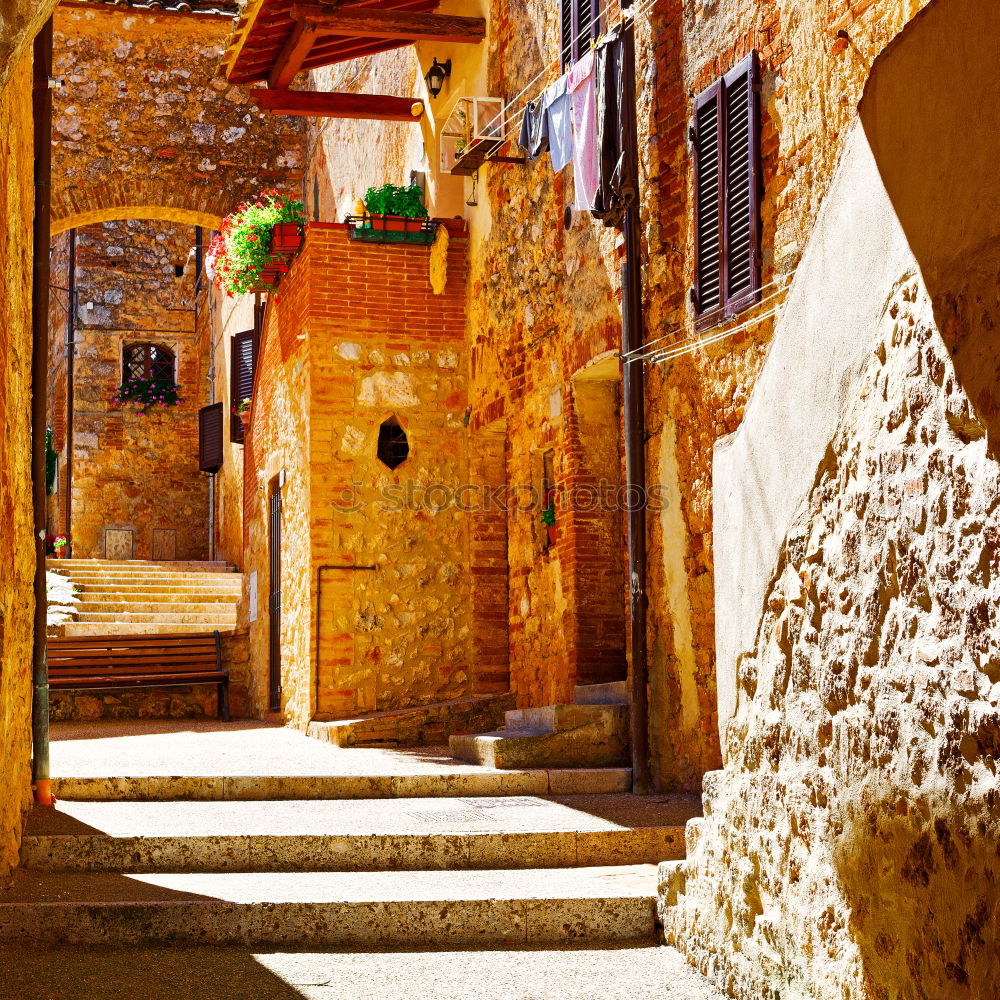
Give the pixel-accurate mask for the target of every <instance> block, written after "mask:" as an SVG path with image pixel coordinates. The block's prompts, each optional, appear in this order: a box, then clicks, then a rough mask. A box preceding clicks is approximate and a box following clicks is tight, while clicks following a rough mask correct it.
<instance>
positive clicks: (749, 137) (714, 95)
mask: <svg viewBox="0 0 1000 1000" xmlns="http://www.w3.org/2000/svg"><path fill="white" fill-rule="evenodd" d="M758 90H759V84H758V69H757V56H756V53H751V54H750V55H749V56H747V58H746V59H744V60H743V62H741V63H740V64H739V65H738V66H737V67H736V68H735V69H733V70H731V71H730V72H729V73H727V74H726V75H725V76H724V77H722V78H721V79H720V80H716V81H715V83H713V84H712V85H711V86H710V87H708V88H707V89H706V90H704V91H703V92H702V93H701V94H699V95H698V97H697V98H696V99H695V102H694V119H693V121H692V123H691V141H692V144H693V147H694V188H695V200H694V216H695V217H694V227H695V284H694V287H693V288H692V289H691V298H692V300H693V302H694V307H695V315H696V317H697V320H696V327H697V329H699V330H704V329H706V328H708V327H710V326H713V325H714V324H716V323H718V322H720V321H721V320H723V319H725V318H726V317H729V316H735V315H736V314H737V313H738V312H739V311H740V310H742V309H745V308H746V307H747V306H749V305H752V304H753V303H754V302H757V301H758V300H759V298H760V190H759V183H760V181H759V178H760V107H759V96H758Z"/></svg>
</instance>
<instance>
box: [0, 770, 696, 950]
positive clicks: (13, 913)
mask: <svg viewBox="0 0 1000 1000" xmlns="http://www.w3.org/2000/svg"><path fill="white" fill-rule="evenodd" d="M338 752H339V753H341V754H354V753H365V752H369V751H354V750H342V751H338ZM375 752H377V753H386V751H375ZM552 773H553V774H554V773H555V772H552ZM613 775H614V777H615V778H616V779H617V778H618V777H619V776H622V777H624V778H625V782H624V783H625V784H627V781H628V778H627V772H626V774H625V775H621V773H620V772H619V771H615V772H613ZM532 776H533V775H532ZM334 777H336V776H332V775H328V776H326V777H325V778H324V776H322V775H311V776H308V777H305V778H304V779H303V780H304V781H306V782H310V781H311V782H317V783H318V784H319V785H320V786H321V787H326V788H327V789H328V790H329V792H331V793H332V792H333V790H334V787H335V786H334V785H332V784H330V782H331V781H332V779H333V778H334ZM455 777H456V775H454V774H451V775H449V774H446V773H441V774H423V775H421V776H420V780H419V792H417V788H416V786H413V787H412V788H411V787H410V786H407V787H405V788H404V787H398V786H397V788H396V792H397V793H399V792H404V793H405V792H406V791H409V792H410V794H411V795H412V794H414V793H416V794H417V797H400V795H399V794H395V795H394V794H393V793H392V791H391V789H390V788H389V775H387V776H386V778H385V784H384V785H381V784H379V782H380V780H381V779H380V778H379V775H377V774H372V773H369V774H367V775H365V776H364V777H363V779H361V778H359V779H358V780H359V781H360V782H361V784H359V785H358V786H357V787H356V788H354V791H353V793H352V792H351V789H350V788H349V782H348V783H341V784H340V785H339V788H340V789H341V790H342V791H343V792H344V793H345V794H346V795H348V796H352V795H353V794H360V795H362V796H364V797H362V798H358V797H343V798H339V797H334V796H333V794H331V795H330V797H329V798H325V799H316V798H310V799H303V798H295V797H291V796H292V795H295V794H296V786H286V785H285V784H284V782H285V781H287V780H288V779H281V778H276V777H268V776H260V777H254V776H244V777H238V778H235V779H230V778H226V779H224V780H223V779H221V778H210V779H203V780H202V783H201V784H200V785H199V786H198V794H199V799H198V800H191V798H190V794H191V792H192V790H193V786H192V787H185V780H186V779H184V778H172V779H170V780H171V781H172V782H174V786H173V788H174V789H175V791H174V792H173V795H172V796H171V795H170V789H169V787H168V786H163V785H161V786H157V791H158V794H157V798H156V800H155V801H154V800H150V799H137V798H135V797H131V798H127V799H124V798H119V799H117V800H115V799H111V798H106V797H100V798H95V797H93V796H90V797H88V798H86V799H83V798H80V799H75V800H74V799H73V798H72V796H73V794H74V792H73V788H74V785H73V783H72V782H73V779H69V780H68V781H66V782H65V783H64V784H63V785H62V786H61V788H60V793H61V796H62V798H61V800H60V802H59V804H58V806H57V807H56V808H55V809H39V808H36V810H35V811H34V812H33V813H32V814H31V815H30V817H29V821H28V825H27V829H26V833H25V837H24V841H23V845H22V865H23V867H22V869H21V870H19V871H18V872H17V873H16V874H15V877H14V883H13V886H12V887H10V888H9V889H6V890H3V889H0V944H3V945H10V944H15V945H16V944H25V945H27V944H30V946H31V947H36V946H39V945H43V946H45V945H64V944H83V945H92V944H101V945H110V946H121V945H129V944H135V943H142V944H143V946H151V945H156V944H170V945H185V944H200V945H205V944H211V945H243V946H253V947H269V948H280V949H282V950H286V951H287V950H302V949H314V948H318V947H336V948H341V949H357V950H359V951H364V950H368V949H371V948H386V947H405V948H407V949H421V948H429V947H457V946H477V945H478V946H481V947H488V948H496V947H521V948H523V947H525V946H542V945H581V946H590V945H595V944H604V945H613V946H616V947H617V946H620V945H622V944H625V943H633V944H635V943H641V944H655V943H656V941H657V925H656V906H655V894H656V867H655V865H656V863H657V862H660V861H663V860H664V859H668V858H679V857H681V856H682V852H683V832H684V823H685V821H686V820H687V819H689V818H690V817H691V816H692V815H693V814H694V813H695V812H696V811H697V806H698V803H697V798H696V797H695V796H685V795H675V796H651V797H648V798H636V797H633V796H631V795H628V794H576V795H562V796H560V795H549V794H537V795H524V794H518V793H517V785H516V783H511V782H509V781H508V780H506V779H508V777H509V775H508V774H502V775H498V774H497V773H496V772H495V771H489V770H486V769H483V771H482V780H481V781H480V790H479V793H478V794H472V795H469V794H467V793H466V794H463V793H462V788H461V785H460V784H459V785H456V784H455V783H454V781H453V780H452V779H454V778H455ZM591 777H592V779H593V780H591ZM196 779H197V776H194V777H193V778H192V779H190V780H196ZM97 780H100V781H101V782H103V783H104V786H106V787H105V794H107V793H111V792H113V790H114V789H115V788H121V787H122V786H121V784H120V782H121V781H122V780H124V779H121V778H114V777H108V778H102V779H97ZM230 780H237V781H239V782H240V785H239V795H240V798H239V799H231V798H228V799H227V798H226V797H225V793H224V783H225V782H228V781H230ZM340 780H341V781H342V782H343V781H344V780H345V779H344V777H343V776H340ZM538 780H539V781H541V782H542V787H543V788H544V787H547V786H549V785H550V784H551V778H550V777H549V776H546V775H545V774H544V772H538ZM211 782H214V784H212V783H211ZM275 782H278V784H277V785H276V784H275ZM324 783H325V784H324ZM573 784H574V785H575V786H576V787H577V788H581V789H585V788H587V787H595V788H602V787H607V785H608V781H607V772H603V771H599V770H598V771H576V772H573ZM361 785H363V786H364V787H363V788H362V787H361ZM76 787H77V789H78V791H77V794H81V793H82V794H86V792H85V789H86V784H84V785H80V786H76ZM282 788H285V794H286V795H288V796H289V797H281V794H280V793H281V789H282ZM511 789H513V792H512V791H511ZM135 792H136V789H135V788H133V789H132V794H133V796H134V794H135Z"/></svg>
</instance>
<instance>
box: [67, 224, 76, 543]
mask: <svg viewBox="0 0 1000 1000" xmlns="http://www.w3.org/2000/svg"><path fill="white" fill-rule="evenodd" d="M67 284H68V285H69V288H68V289H67V291H68V292H69V309H67V310H66V483H65V490H66V501H65V502H66V549H67V552H66V554H67V556H69V558H70V559H72V558H73V370H74V368H75V361H76V230H75V229H71V230H70V231H69V281H68V282H67Z"/></svg>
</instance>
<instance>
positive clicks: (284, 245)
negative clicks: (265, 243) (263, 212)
mask: <svg viewBox="0 0 1000 1000" xmlns="http://www.w3.org/2000/svg"><path fill="white" fill-rule="evenodd" d="M301 249H302V230H301V229H299V226H298V224H297V223H295V222H279V223H278V225H276V226H273V227H272V228H271V252H272V253H281V254H296V253H298V252H299V250H301Z"/></svg>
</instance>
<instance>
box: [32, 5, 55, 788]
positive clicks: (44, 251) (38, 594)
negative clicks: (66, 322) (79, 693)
mask: <svg viewBox="0 0 1000 1000" xmlns="http://www.w3.org/2000/svg"><path fill="white" fill-rule="evenodd" d="M32 83H33V86H32V112H33V119H34V133H35V137H34V138H35V177H34V181H35V225H34V268H33V275H32V283H31V335H32V342H31V497H32V502H33V505H34V527H35V616H34V637H33V638H34V642H33V648H32V661H31V678H32V699H31V745H32V755H31V780H32V783H33V784H34V787H35V801H36V802H37V803H39V805H45V806H51V805H53V804H54V803H55V799H54V798H53V797H52V785H51V782H50V780H49V665H48V653H47V648H46V638H45V629H46V618H47V615H48V602H47V598H46V593H45V527H46V513H47V512H46V507H47V503H46V493H45V424H46V420H45V417H46V413H45V411H46V404H47V402H48V370H49V279H50V267H49V253H50V246H51V235H52V234H51V219H50V213H51V208H52V91H51V89H50V88H51V86H52V18H49V20H48V21H46V22H45V26H44V27H43V28H42V30H41V31H40V32H39V33H38V36H37V37H36V38H35V51H34V64H33V79H32Z"/></svg>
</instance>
